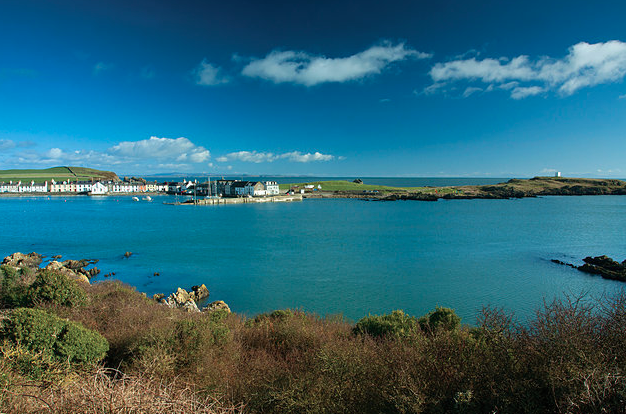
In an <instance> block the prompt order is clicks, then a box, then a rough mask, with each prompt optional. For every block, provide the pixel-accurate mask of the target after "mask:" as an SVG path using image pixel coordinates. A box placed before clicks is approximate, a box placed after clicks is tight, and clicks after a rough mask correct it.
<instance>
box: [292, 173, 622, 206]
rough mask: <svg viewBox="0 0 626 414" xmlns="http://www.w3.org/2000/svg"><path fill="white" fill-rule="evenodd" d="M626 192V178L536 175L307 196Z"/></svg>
mask: <svg viewBox="0 0 626 414" xmlns="http://www.w3.org/2000/svg"><path fill="white" fill-rule="evenodd" d="M589 195H626V181H622V180H614V179H592V178H565V177H534V178H530V179H516V178H514V179H511V180H509V181H507V182H505V183H500V184H495V185H473V186H456V187H426V188H425V190H423V191H420V192H407V191H397V192H381V193H371V192H367V193H365V194H364V193H363V192H358V191H335V192H324V191H321V192H317V193H307V194H305V195H304V198H358V199H361V200H367V201H398V200H416V201H437V200H440V199H443V200H473V199H486V200H502V199H519V198H532V197H541V196H589Z"/></svg>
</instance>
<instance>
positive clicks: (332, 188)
mask: <svg viewBox="0 0 626 414" xmlns="http://www.w3.org/2000/svg"><path fill="white" fill-rule="evenodd" d="M307 185H312V186H314V189H318V186H321V190H320V189H318V191H320V192H332V193H336V192H338V193H354V194H362V193H366V194H368V193H375V192H378V193H382V194H389V193H394V194H403V193H405V194H409V193H424V194H430V193H433V194H435V193H441V194H447V193H450V192H453V191H454V190H453V189H452V187H437V188H435V187H391V186H385V185H372V184H357V183H354V182H351V181H344V180H332V181H312V182H308V183H293V184H280V185H279V187H280V191H281V192H285V191H287V190H289V189H291V188H294V189H297V190H299V189H304V188H305V186H307Z"/></svg>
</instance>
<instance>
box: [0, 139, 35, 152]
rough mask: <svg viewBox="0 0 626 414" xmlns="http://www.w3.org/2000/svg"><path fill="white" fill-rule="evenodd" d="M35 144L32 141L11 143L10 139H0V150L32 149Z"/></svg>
mask: <svg viewBox="0 0 626 414" xmlns="http://www.w3.org/2000/svg"><path fill="white" fill-rule="evenodd" d="M35 145H36V144H35V143H34V142H32V141H17V142H16V141H13V140H12V139H0V150H10V149H13V148H28V147H34V146H35Z"/></svg>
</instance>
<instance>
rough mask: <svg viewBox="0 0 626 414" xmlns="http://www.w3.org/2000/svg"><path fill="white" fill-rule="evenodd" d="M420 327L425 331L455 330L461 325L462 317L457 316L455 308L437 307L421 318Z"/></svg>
mask: <svg viewBox="0 0 626 414" xmlns="http://www.w3.org/2000/svg"><path fill="white" fill-rule="evenodd" d="M418 323H419V325H420V328H422V329H423V330H425V331H434V330H438V329H442V330H444V331H454V330H456V329H458V328H459V327H460V326H461V318H460V317H459V316H457V314H456V313H455V312H454V310H453V309H450V308H442V307H439V306H437V308H436V309H435V310H434V311H432V312H430V313H428V314H427V315H425V316H422V317H421V318H419V320H418Z"/></svg>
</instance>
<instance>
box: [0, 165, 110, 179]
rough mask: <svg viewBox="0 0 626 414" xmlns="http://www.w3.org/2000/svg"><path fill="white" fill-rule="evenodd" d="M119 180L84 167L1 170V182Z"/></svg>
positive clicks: (108, 172) (107, 173) (106, 173)
mask: <svg viewBox="0 0 626 414" xmlns="http://www.w3.org/2000/svg"><path fill="white" fill-rule="evenodd" d="M92 178H93V179H107V180H110V179H113V180H115V179H117V178H118V177H117V175H116V174H115V173H113V172H110V171H100V170H95V169H93V168H84V167H53V168H46V169H42V170H36V169H28V170H0V182H9V181H22V182H30V181H36V182H43V181H50V180H55V181H59V182H60V181H67V180H71V181H78V180H80V181H89V180H91V179H92Z"/></svg>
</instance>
